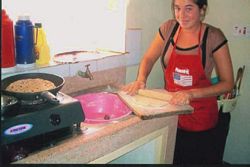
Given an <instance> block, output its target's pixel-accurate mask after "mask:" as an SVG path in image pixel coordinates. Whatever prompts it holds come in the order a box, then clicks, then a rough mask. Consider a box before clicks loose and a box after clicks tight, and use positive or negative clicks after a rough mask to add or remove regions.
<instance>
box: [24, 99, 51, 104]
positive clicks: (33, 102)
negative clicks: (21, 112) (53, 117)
mask: <svg viewBox="0 0 250 167" xmlns="http://www.w3.org/2000/svg"><path fill="white" fill-rule="evenodd" d="M47 101H48V100H47V99H37V100H19V103H20V105H39V104H43V103H46V102H47Z"/></svg>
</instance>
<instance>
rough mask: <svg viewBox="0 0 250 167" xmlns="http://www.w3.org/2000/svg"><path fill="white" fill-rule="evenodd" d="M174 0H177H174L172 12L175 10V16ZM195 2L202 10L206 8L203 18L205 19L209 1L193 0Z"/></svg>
mask: <svg viewBox="0 0 250 167" xmlns="http://www.w3.org/2000/svg"><path fill="white" fill-rule="evenodd" d="M174 1H175V0H172V12H173V16H174V17H175V13H174ZM193 1H194V3H195V4H196V5H197V6H198V7H199V8H200V9H202V10H204V13H203V16H202V18H201V19H202V20H204V18H205V15H206V11H207V6H208V3H207V0H193Z"/></svg>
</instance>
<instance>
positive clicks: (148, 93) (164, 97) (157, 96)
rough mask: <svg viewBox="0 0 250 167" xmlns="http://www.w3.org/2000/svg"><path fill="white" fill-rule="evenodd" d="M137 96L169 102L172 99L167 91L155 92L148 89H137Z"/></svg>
mask: <svg viewBox="0 0 250 167" xmlns="http://www.w3.org/2000/svg"><path fill="white" fill-rule="evenodd" d="M138 94H139V95H142V96H146V97H150V98H154V99H159V100H164V101H169V100H170V99H171V98H172V95H171V92H167V91H156V90H149V89H139V90H138Z"/></svg>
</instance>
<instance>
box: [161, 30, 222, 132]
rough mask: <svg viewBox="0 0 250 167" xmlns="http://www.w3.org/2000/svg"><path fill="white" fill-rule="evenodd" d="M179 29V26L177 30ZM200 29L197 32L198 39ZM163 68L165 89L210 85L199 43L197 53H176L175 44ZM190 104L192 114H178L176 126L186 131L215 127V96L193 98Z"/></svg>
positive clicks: (177, 89)
mask: <svg viewBox="0 0 250 167" xmlns="http://www.w3.org/2000/svg"><path fill="white" fill-rule="evenodd" d="M180 31H181V28H180V30H179V32H180ZM200 36H201V30H200V32H199V41H200ZM178 38H179V33H178V37H177V40H176V42H175V44H174V49H173V52H172V54H171V57H170V59H169V62H168V66H167V68H166V69H165V81H166V87H165V89H166V90H167V91H170V92H175V91H180V90H188V89H193V88H203V87H208V86H210V85H211V83H210V80H209V79H207V77H206V74H205V72H204V70H203V66H202V63H201V62H202V61H201V51H200V44H199V45H198V46H199V48H198V50H199V51H198V55H181V54H177V53H176V44H177V41H178ZM190 105H191V106H192V107H193V108H194V112H193V113H192V114H187V115H179V120H178V128H180V129H183V130H187V131H204V130H208V129H210V128H213V127H215V125H216V123H217V120H218V107H217V99H216V97H207V98H199V99H193V100H192V101H191V102H190Z"/></svg>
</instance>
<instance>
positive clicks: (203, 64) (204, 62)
mask: <svg viewBox="0 0 250 167" xmlns="http://www.w3.org/2000/svg"><path fill="white" fill-rule="evenodd" d="M207 35H208V27H207V28H206V30H205V32H204V36H203V39H202V45H201V49H202V66H203V69H205V66H206V46H207Z"/></svg>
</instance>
